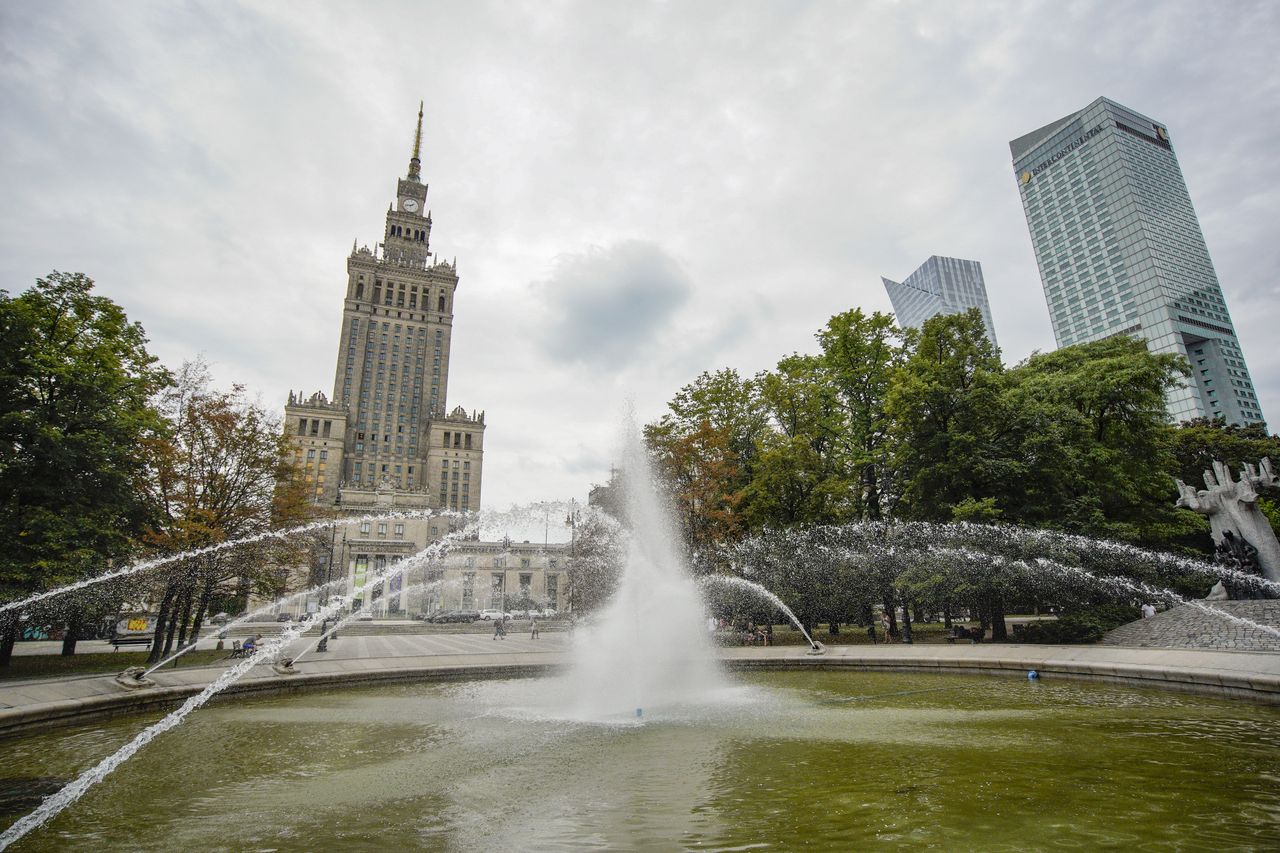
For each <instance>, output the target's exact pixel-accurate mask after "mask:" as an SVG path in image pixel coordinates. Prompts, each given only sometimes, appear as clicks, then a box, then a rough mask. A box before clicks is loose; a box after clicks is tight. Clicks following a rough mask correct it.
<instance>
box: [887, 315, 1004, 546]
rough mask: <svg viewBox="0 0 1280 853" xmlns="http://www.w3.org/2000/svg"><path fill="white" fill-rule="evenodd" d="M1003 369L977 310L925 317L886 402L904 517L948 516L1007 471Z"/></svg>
mask: <svg viewBox="0 0 1280 853" xmlns="http://www.w3.org/2000/svg"><path fill="white" fill-rule="evenodd" d="M1002 371H1003V367H1002V366H1001V364H1000V359H999V357H998V355H997V353H996V349H995V347H994V346H993V345H992V344H991V342H990V341H989V340H987V337H986V327H985V325H984V324H983V321H982V315H981V313H979V312H978V310H977V309H972V308H971V309H970V310H969V311H967V312H965V313H963V314H948V315H938V316H936V317H932V318H930V319H928V320H926V321H925V322H924V325H923V326H922V327H921V329H920V335H919V340H918V343H917V344H916V346H915V348H914V350H913V351H912V352H911V353H910V355H909V356H908V357H907V358H906V360H905V362H904V363H903V365H902V366H901V367H900V368H898V369H897V370H896V371H895V372H894V374H893V384H892V387H891V388H890V390H889V395H888V400H887V402H886V404H885V407H886V411H887V414H888V417H889V418H890V420H891V426H890V429H891V432H892V437H893V458H894V462H895V464H896V465H897V467H898V477H899V480H900V482H901V488H902V499H901V500H902V505H901V507H900V510H901V511H902V513H903V514H904V515H906V516H907V517H912V518H918V519H923V520H928V521H950V520H951V519H952V518H953V516H954V510H955V508H956V507H957V506H959V505H961V504H963V503H964V502H966V501H968V500H980V499H982V498H986V497H992V496H994V494H995V493H996V492H997V489H998V487H999V484H1000V482H1001V480H1002V479H1003V478H1004V477H1006V476H1008V474H1009V471H1008V469H1007V466H1006V464H1005V462H1006V460H1007V459H1008V456H1009V454H1008V451H1007V449H1006V448H1005V447H1003V446H1002V445H1001V439H1002V438H1003V437H1004V431H1003V429H1002V420H1003V419H1002V418H1000V417H999V415H998V411H999V408H1000V404H1001V394H1002V379H1001V373H1002Z"/></svg>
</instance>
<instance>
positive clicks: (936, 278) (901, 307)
mask: <svg viewBox="0 0 1280 853" xmlns="http://www.w3.org/2000/svg"><path fill="white" fill-rule="evenodd" d="M880 281H882V282H884V289H885V291H886V292H888V294H889V302H890V303H892V304H893V313H894V314H895V315H896V316H897V318H898V325H899V326H902V327H903V328H917V329H918V328H919V327H920V326H921V325H923V324H924V321H925V320H928V319H929V318H930V317H934V316H936V315H938V314H959V313H962V312H964V311H968V310H969V309H970V308H977V309H978V311H979V312H980V313H981V314H982V323H983V325H984V326H986V328H987V340H989V341H991V344H992V346H994V347H996V348H997V349H999V347H1000V343H999V341H997V340H996V327H995V323H994V322H992V320H991V305H990V303H989V302H988V301H987V285H986V282H985V281H984V280H983V278H982V264H980V263H978V262H977V261H966V260H961V259H960V258H944V257H940V256H938V255H933V256H931V257H930V258H929V259H928V260H927V261H925V262H924V263H923V264H921V265H920V266H919V267H918V268H917V269H916V271H915V272H913V273H911V275H909V276H907V277H906V279H904V280H903V281H893V280H892V279H888V278H884V277H883V276H881V278H880Z"/></svg>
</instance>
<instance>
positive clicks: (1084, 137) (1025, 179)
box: [1018, 125, 1103, 184]
mask: <svg viewBox="0 0 1280 853" xmlns="http://www.w3.org/2000/svg"><path fill="white" fill-rule="evenodd" d="M1102 128H1103V125H1098V126H1097V127H1095V128H1093V130H1090V131H1087V132H1086V133H1084V134H1081V135H1080V136H1078V137H1076V138H1075V139H1073V140H1072V141H1071V142H1070V143H1068V144H1067V145H1065V146H1063V147H1062V149H1061V150H1059V151H1058V152H1057V153H1056V154H1054V155H1053V156H1052V157H1050V158H1049V159H1047V160H1045V161H1043V162H1042V163H1040V165H1038V166H1036V167H1035V168H1034V169H1032V170H1031V171H1029V172H1023V173H1022V174H1021V175H1019V176H1018V181H1019V183H1023V184H1027V183H1030V182H1031V179H1032V178H1033V177H1035V176H1036V175H1038V174H1040V173H1041V172H1043V171H1044V170H1045V169H1047V168H1049V167H1050V166H1052V165H1053V164H1054V163H1056V162H1058V161H1059V160H1061V159H1062V158H1063V157H1066V156H1067V155H1068V154H1070V153H1071V152H1072V151H1075V150H1076V149H1077V148H1079V147H1080V146H1081V145H1084V144H1085V143H1086V142H1088V141H1089V140H1090V139H1093V138H1094V137H1095V136H1097V135H1098V134H1099V133H1102Z"/></svg>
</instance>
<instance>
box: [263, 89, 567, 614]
mask: <svg viewBox="0 0 1280 853" xmlns="http://www.w3.org/2000/svg"><path fill="white" fill-rule="evenodd" d="M421 149H422V110H421V108H420V109H419V111H418V126H417V132H416V133H415V136H414V143H413V153H412V156H411V158H410V160H409V170H408V173H407V175H406V176H405V177H403V178H400V179H399V180H398V181H397V182H396V197H395V201H393V202H392V203H391V205H390V206H389V207H388V209H387V213H386V217H385V222H384V225H383V233H382V239H381V241H378V242H375V243H374V244H373V246H372V247H369V246H367V245H365V246H361V245H359V244H358V243H356V244H353V245H352V247H351V254H350V255H349V256H348V257H347V284H346V292H345V294H344V297H343V308H342V324H341V327H340V329H339V332H338V352H337V364H336V368H335V371H334V381H333V395H332V397H326V396H325V395H324V394H323V393H321V392H316V393H314V394H311V395H309V396H306V397H304V396H303V395H302V394H295V393H290V395H289V401H288V404H287V405H286V407H285V431H286V433H287V434H288V435H289V437H290V438H291V440H292V441H291V444H292V448H293V461H294V462H295V463H296V464H297V465H298V466H299V467H301V468H302V470H303V472H304V475H305V476H306V477H307V479H308V481H309V483H310V486H311V490H312V494H313V497H314V500H315V502H316V504H317V505H319V506H322V507H324V508H325V509H326V510H328V511H330V512H332V513H333V514H334V516H335V518H337V519H338V520H339V522H338V524H337V525H336V527H335V528H334V531H333V536H332V543H331V547H329V548H328V549H325V548H318V549H314V551H315V553H313V562H312V564H311V565H310V566H308V567H299V569H298V570H297V572H296V573H295V574H294V578H295V583H294V584H293V586H294V588H295V589H296V588H300V587H306V586H308V585H311V584H314V583H317V582H322V581H324V580H326V579H333V578H334V570H335V569H337V570H338V571H339V572H341V571H345V574H346V577H347V578H348V579H349V581H350V584H351V589H352V590H353V591H355V593H356V596H357V598H358V599H359V600H360V601H362V602H363V603H364V604H367V605H375V604H376V608H375V609H376V610H377V611H378V612H380V613H382V614H385V615H395V614H409V613H412V612H420V611H422V610H427V611H430V610H432V609H437V608H439V607H441V606H446V605H447V606H449V607H452V608H457V607H459V605H458V604H457V603H453V602H452V601H451V599H450V598H449V597H448V595H447V594H445V593H441V592H437V593H436V594H435V597H434V598H433V597H432V596H431V595H429V594H427V592H425V591H424V587H423V584H425V583H426V581H427V574H426V572H427V570H418V571H415V572H411V573H409V575H410V576H406V577H405V578H403V579H396V580H394V581H391V582H389V583H385V584H384V583H382V582H377V583H374V582H373V581H372V578H374V577H377V576H378V575H379V574H380V572H381V570H382V569H383V568H384V567H386V566H389V565H390V564H392V563H394V562H395V561H396V560H399V559H402V558H404V557H407V556H409V555H411V554H414V553H417V552H418V551H420V550H422V549H423V548H425V547H426V546H427V545H428V544H430V543H431V542H433V541H435V540H438V539H440V538H441V537H442V536H443V535H445V534H446V533H448V532H450V531H451V530H453V529H456V528H457V526H458V525H459V524H460V523H461V522H460V521H459V519H458V518H457V517H453V518H444V517H440V516H436V517H428V516H427V513H429V512H431V511H433V510H451V511H456V512H459V513H467V512H477V511H479V509H480V501H481V476H482V473H483V464H484V435H485V416H484V412H483V411H480V412H477V411H470V412H469V411H467V410H465V409H463V408H462V407H461V406H454V407H453V408H452V409H449V408H448V407H447V402H446V401H447V399H448V388H449V363H450V348H451V345H452V342H453V331H454V299H455V296H456V293H457V289H458V266H457V261H456V260H445V259H443V258H440V257H438V256H437V255H436V254H435V253H434V252H432V250H431V227H432V217H431V211H430V210H429V209H428V208H427V190H428V187H427V185H426V184H425V183H423V182H422V178H421V158H420V155H421ZM397 511H400V512H417V513H422V514H423V515H422V517H400V518H394V517H393V518H386V519H380V520H370V521H360V520H359V519H360V518H361V517H362V516H367V515H370V514H372V513H392V512H397ZM493 545H494V543H481V542H475V541H467V542H463V543H459V544H458V545H457V546H455V547H456V548H457V549H458V550H457V554H459V555H462V556H457V557H456V558H450V559H451V561H452V562H450V561H446V564H445V566H444V567H433V568H432V569H430V571H440V570H441V568H444V569H447V571H448V572H449V573H450V578H449V580H448V582H447V583H443V584H437V585H436V587H440V588H442V589H445V590H447V589H450V588H452V587H457V588H458V590H459V595H458V596H455V597H459V598H460V595H461V593H460V590H461V588H462V581H463V578H464V575H465V569H466V565H465V560H466V559H468V556H466V555H469V557H470V559H472V560H473V561H474V560H475V559H476V558H477V557H479V556H481V555H488V553H489V549H490V548H491V546H493ZM522 547H523V546H522ZM553 550H554V549H553ZM326 551H327V553H326ZM493 559H496V558H493ZM512 559H514V560H517V563H518V564H517V567H516V568H515V569H513V575H512V578H511V580H510V583H512V584H514V585H515V588H518V587H519V586H520V585H521V579H522V577H523V575H522V573H521V572H520V566H519V562H520V561H524V560H526V559H530V560H531V559H533V558H532V557H526V556H519V557H515V556H513V557H512ZM459 560H461V561H463V562H461V563H459V565H457V566H454V565H453V562H457V561H459ZM553 560H554V558H552V557H548V556H546V553H545V552H543V553H542V556H541V557H540V558H539V559H538V563H539V565H540V566H541V567H542V568H541V569H540V570H535V571H534V572H533V573H532V574H531V576H530V579H529V580H530V582H531V583H535V581H536V584H537V585H540V586H539V587H538V588H539V589H540V590H541V597H542V598H546V592H547V584H548V580H547V576H548V566H547V564H548V563H549V562H550V561H553ZM487 568H488V569H492V568H493V567H492V566H489V567H487ZM476 571H477V572H478V571H479V570H478V569H477V570H476ZM551 574H552V575H556V574H558V572H556V571H552V572H551ZM491 575H492V572H491V571H489V572H486V573H485V574H484V579H485V581H486V582H487V583H490V584H492V577H491ZM432 588H433V589H434V588H435V587H432ZM550 588H551V590H552V591H553V592H556V593H558V592H559V590H561V589H563V585H562V584H561V582H560V580H559V578H558V577H556V578H554V579H553V580H552V581H551V582H550ZM473 593H474V594H475V595H476V600H480V598H482V597H483V598H484V599H486V600H487V599H488V598H489V597H490V596H488V595H487V594H486V595H483V596H482V595H481V594H480V593H479V592H475V590H474V589H473ZM536 597H537V596H535V598H536ZM312 603H314V602H312ZM558 604H559V602H558V601H557V602H553V603H551V606H553V607H554V606H557V605H558ZM305 606H306V603H304V602H299V603H298V605H297V606H296V607H295V608H294V610H301V609H303V608H304V607H305ZM480 606H481V607H488V606H489V605H488V604H487V603H485V604H482V605H480Z"/></svg>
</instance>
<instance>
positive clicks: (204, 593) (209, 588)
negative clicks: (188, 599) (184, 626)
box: [191, 581, 213, 641]
mask: <svg viewBox="0 0 1280 853" xmlns="http://www.w3.org/2000/svg"><path fill="white" fill-rule="evenodd" d="M212 597H213V581H207V582H206V583H205V585H204V589H203V590H201V592H200V601H199V603H198V604H197V605H196V622H195V625H193V626H192V627H191V639H192V640H193V641H194V640H198V639H200V629H201V628H203V627H204V614H205V613H207V612H208V610H209V599H210V598H212Z"/></svg>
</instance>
